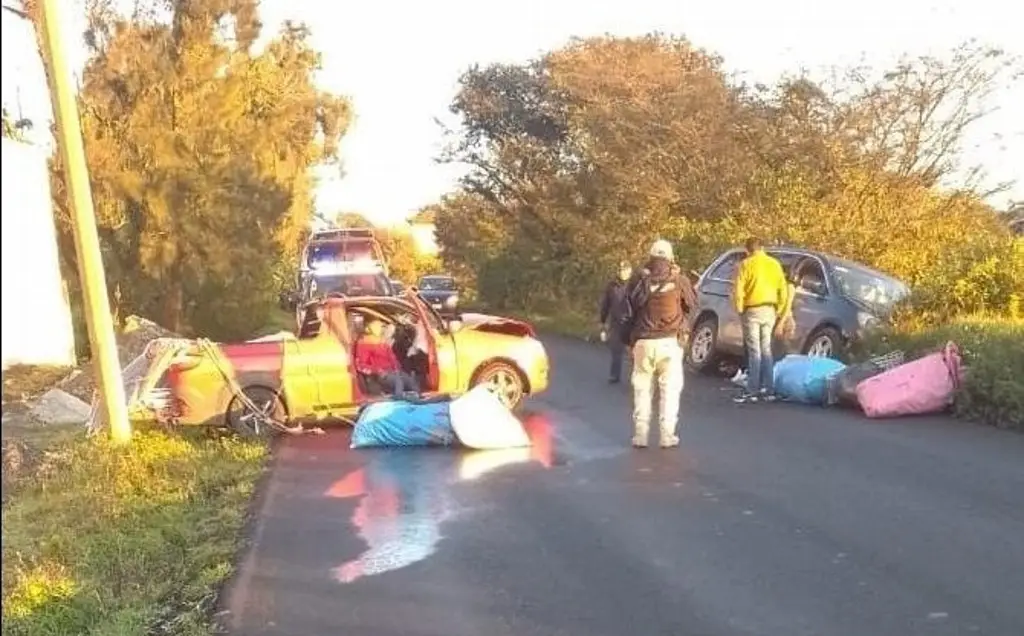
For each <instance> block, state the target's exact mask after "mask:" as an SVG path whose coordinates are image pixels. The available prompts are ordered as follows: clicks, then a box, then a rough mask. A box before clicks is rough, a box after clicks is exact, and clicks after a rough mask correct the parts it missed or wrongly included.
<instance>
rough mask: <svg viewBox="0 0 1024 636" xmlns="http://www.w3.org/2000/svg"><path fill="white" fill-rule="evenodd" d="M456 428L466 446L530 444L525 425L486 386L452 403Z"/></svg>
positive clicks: (478, 387)
mask: <svg viewBox="0 0 1024 636" xmlns="http://www.w3.org/2000/svg"><path fill="white" fill-rule="evenodd" d="M449 413H450V415H451V425H452V429H453V430H454V431H455V435H456V437H458V438H459V441H460V442H462V444H463V445H464V446H468V447H469V448H477V449H481V450H482V449H497V448H521V447H524V446H530V437H529V435H527V434H526V431H525V430H523V425H522V424H521V423H520V422H519V420H518V419H517V418H516V416H515V415H513V414H512V412H511V411H509V410H508V409H507V408H505V405H504V404H502V403H501V401H500V400H499V399H498V398H497V397H496V396H495V395H494V394H493V393H491V391H490V389H488V388H487V387H486V386H485V385H479V386H477V387H476V388H474V389H472V390H470V391H469V392H468V393H466V394H465V395H462V396H460V397H458V398H456V399H454V400H452V401H451V403H450V404H449Z"/></svg>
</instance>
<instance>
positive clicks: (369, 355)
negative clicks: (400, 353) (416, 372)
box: [353, 319, 417, 395]
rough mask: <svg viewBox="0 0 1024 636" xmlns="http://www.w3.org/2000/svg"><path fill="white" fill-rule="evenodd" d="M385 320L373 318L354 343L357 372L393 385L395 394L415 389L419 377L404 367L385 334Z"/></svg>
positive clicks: (379, 382) (373, 380)
mask: <svg viewBox="0 0 1024 636" xmlns="http://www.w3.org/2000/svg"><path fill="white" fill-rule="evenodd" d="M383 334H384V323H383V322H381V321H380V320H377V319H370V320H369V321H368V322H367V323H366V327H365V331H364V333H363V335H362V336H361V337H360V338H359V339H358V340H356V343H355V347H353V357H354V361H355V367H356V373H358V374H359V375H360V376H362V377H363V378H364V379H366V380H368V381H370V382H373V383H378V384H381V385H383V386H384V387H391V389H392V394H393V395H403V394H405V393H415V392H416V391H417V387H416V380H415V379H414V378H413V377H412V376H410V375H409V374H408V373H406V372H405V371H403V370H402V365H401V364H400V363H399V361H398V357H397V356H396V355H395V352H394V350H393V349H392V348H391V343H389V342H388V341H387V339H386V338H384V335H383Z"/></svg>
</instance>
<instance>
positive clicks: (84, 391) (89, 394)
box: [57, 316, 181, 415]
mask: <svg viewBox="0 0 1024 636" xmlns="http://www.w3.org/2000/svg"><path fill="white" fill-rule="evenodd" d="M180 337H181V336H180V335H178V334H175V333H173V332H171V331H168V330H167V329H164V328H163V327H161V326H160V325H158V324H156V323H155V322H153V321H152V320H147V319H145V318H141V317H139V316H129V317H128V319H127V320H126V321H125V327H124V330H122V331H121V333H119V334H117V355H118V358H120V360H121V368H122V369H123V368H124V367H126V366H127V365H128V364H129V363H130V362H131V361H132V360H134V359H135V358H137V357H139V356H140V355H142V353H143V351H145V350H146V345H148V344H149V343H150V342H151V341H152V340H155V339H156V338H180ZM57 387H58V388H60V389H61V390H63V391H65V392H66V393H70V394H71V395H73V396H75V397H76V398H78V399H80V400H82V401H84V402H86V403H91V402H92V398H93V392H94V391H95V390H96V371H95V369H94V368H93V365H92V364H85V365H83V366H82V367H81V368H79V369H75V370H74V371H72V372H71V374H70V375H69V376H68V377H66V378H64V380H62V381H61V382H60V383H59V384H58V385H57ZM87 415H88V414H87Z"/></svg>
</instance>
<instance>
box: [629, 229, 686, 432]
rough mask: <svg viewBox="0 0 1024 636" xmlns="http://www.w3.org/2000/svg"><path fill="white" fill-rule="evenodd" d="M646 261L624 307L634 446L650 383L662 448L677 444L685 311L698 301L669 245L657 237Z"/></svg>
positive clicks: (644, 424) (642, 427) (645, 421)
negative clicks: (630, 361) (630, 357)
mask: <svg viewBox="0 0 1024 636" xmlns="http://www.w3.org/2000/svg"><path fill="white" fill-rule="evenodd" d="M650 256H651V257H650V260H648V261H647V264H646V266H645V267H644V269H643V270H642V271H641V272H640V273H639V274H638V275H637V276H634V277H633V279H632V280H631V281H630V283H629V287H628V289H627V293H626V303H625V306H624V309H623V314H624V323H625V324H628V326H629V344H630V345H631V346H632V349H633V375H632V378H631V382H632V385H633V447H634V448H646V446H647V440H648V437H649V435H650V420H651V402H652V399H653V396H652V395H651V394H652V392H653V391H652V389H653V383H654V381H657V383H658V394H659V395H658V397H659V401H658V416H659V418H660V421H659V431H660V437H661V447H662V448H672V447H675V446H678V445H679V437H678V436H677V435H676V426H677V424H678V420H679V398H680V394H681V393H682V391H683V382H684V378H683V347H682V344H681V339H682V337H683V336H684V334H685V333H686V331H687V329H688V328H689V323H690V318H689V314H690V312H692V311H693V309H694V307H696V305H697V301H696V294H695V293H694V291H693V285H692V284H691V283H690V281H689V279H687V278H686V277H685V276H683V275H682V274H681V272H680V270H679V267H678V266H676V264H675V263H674V255H673V253H672V245H671V244H670V243H669V242H668V241H664V240H658V241H655V242H654V245H653V246H651V252H650Z"/></svg>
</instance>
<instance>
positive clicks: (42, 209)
mask: <svg viewBox="0 0 1024 636" xmlns="http://www.w3.org/2000/svg"><path fill="white" fill-rule="evenodd" d="M47 156H48V152H47V151H46V150H45V149H44V148H40V147H38V146H33V145H31V144H27V143H21V142H17V141H11V140H10V139H4V140H3V157H2V158H0V174H2V183H0V196H2V207H0V216H2V218H3V228H2V229H3V231H2V233H0V241H2V246H0V257H2V264H0V274H2V283H0V294H2V300H0V311H2V316H0V317H2V319H3V321H2V322H0V331H2V339H0V344H2V349H3V368H4V369H6V368H7V367H9V366H10V365H12V364H52V365H62V366H64V365H71V364H74V362H75V336H74V330H73V328H72V325H71V308H70V306H69V305H68V300H67V296H66V294H65V290H64V283H63V280H62V279H61V275H60V265H59V261H58V260H57V234H56V229H55V227H54V222H53V207H52V203H51V200H50V180H49V175H48V172H47V167H46V159H47Z"/></svg>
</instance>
